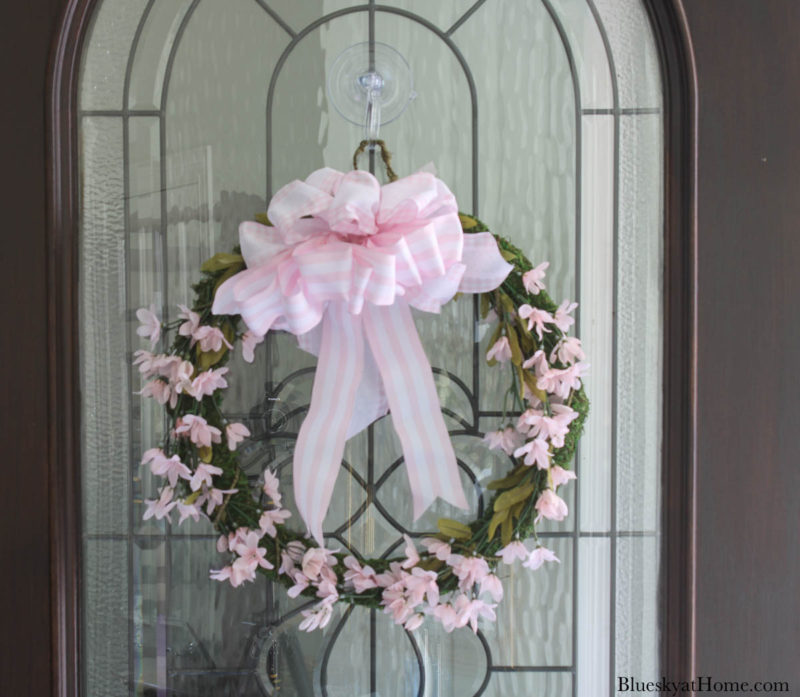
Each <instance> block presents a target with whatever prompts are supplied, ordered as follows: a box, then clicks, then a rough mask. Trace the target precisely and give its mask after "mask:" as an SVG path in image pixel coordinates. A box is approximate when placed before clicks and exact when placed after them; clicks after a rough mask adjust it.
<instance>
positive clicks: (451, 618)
mask: <svg viewBox="0 0 800 697" xmlns="http://www.w3.org/2000/svg"><path fill="white" fill-rule="evenodd" d="M460 597H462V598H463V597H466V596H460ZM433 616H434V617H435V618H436V619H437V620H439V622H441V623H442V627H443V628H444V631H446V632H447V633H448V634H449V633H450V632H452V631H453V630H454V629H455V628H456V626H457V625H458V613H457V612H456V611H455V608H454V607H453V606H452V605H450V604H448V603H444V604H440V605H437V606H436V607H435V608H434V610H433Z"/></svg>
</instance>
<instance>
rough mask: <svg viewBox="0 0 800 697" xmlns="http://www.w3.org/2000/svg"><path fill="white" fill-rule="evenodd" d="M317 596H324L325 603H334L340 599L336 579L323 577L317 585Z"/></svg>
mask: <svg viewBox="0 0 800 697" xmlns="http://www.w3.org/2000/svg"><path fill="white" fill-rule="evenodd" d="M317 597H318V598H322V602H323V603H329V604H331V605H333V603H335V602H336V601H337V600H338V599H339V591H337V590H336V581H335V577H334V580H329V579H323V580H322V581H320V582H319V585H317Z"/></svg>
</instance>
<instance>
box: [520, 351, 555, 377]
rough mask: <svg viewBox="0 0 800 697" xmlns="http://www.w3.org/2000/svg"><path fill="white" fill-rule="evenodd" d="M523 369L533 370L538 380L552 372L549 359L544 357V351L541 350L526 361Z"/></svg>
mask: <svg viewBox="0 0 800 697" xmlns="http://www.w3.org/2000/svg"><path fill="white" fill-rule="evenodd" d="M522 367H523V368H525V370H530V369H531V368H533V370H534V372H535V373H536V377H537V378H538V377H541V376H542V375H544V374H545V373H546V372H547V371H548V370H550V366H549V365H547V357H546V356H545V355H544V351H542V349H539V350H538V351H537V352H536V353H534V354H533V355H532V356H531V357H530V358H528V359H527V360H525V362H524V363H523V364H522Z"/></svg>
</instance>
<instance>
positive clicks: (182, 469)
mask: <svg viewBox="0 0 800 697" xmlns="http://www.w3.org/2000/svg"><path fill="white" fill-rule="evenodd" d="M150 471H151V472H152V473H153V474H155V475H157V476H159V477H166V478H167V481H168V482H169V485H170V486H171V487H172V488H173V489H174V488H175V485H176V484H177V483H178V478H179V477H180V478H181V479H191V478H192V470H190V469H189V468H188V467H187V466H186V465H184V464H183V463H182V462H181V461H180V458H179V457H178V456H177V455H173V456H172V457H169V458H167V457H164V456H163V455H162V456H161V457H156V458H155V459H154V460H153V462H152V463H151V464H150Z"/></svg>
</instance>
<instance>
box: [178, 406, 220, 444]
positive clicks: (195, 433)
mask: <svg viewBox="0 0 800 697" xmlns="http://www.w3.org/2000/svg"><path fill="white" fill-rule="evenodd" d="M175 433H177V434H178V435H184V434H187V435H188V436H189V438H190V439H191V441H192V443H194V444H195V445H199V446H202V447H206V448H210V447H211V444H212V443H220V442H221V441H222V439H221V436H222V431H220V430H219V429H218V428H216V427H215V426H209V425H208V422H207V421H206V420H205V419H204V418H203V417H202V416H197V415H195V414H186V415H185V416H182V417H181V418H180V419H178V421H177V423H176V424H175Z"/></svg>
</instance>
